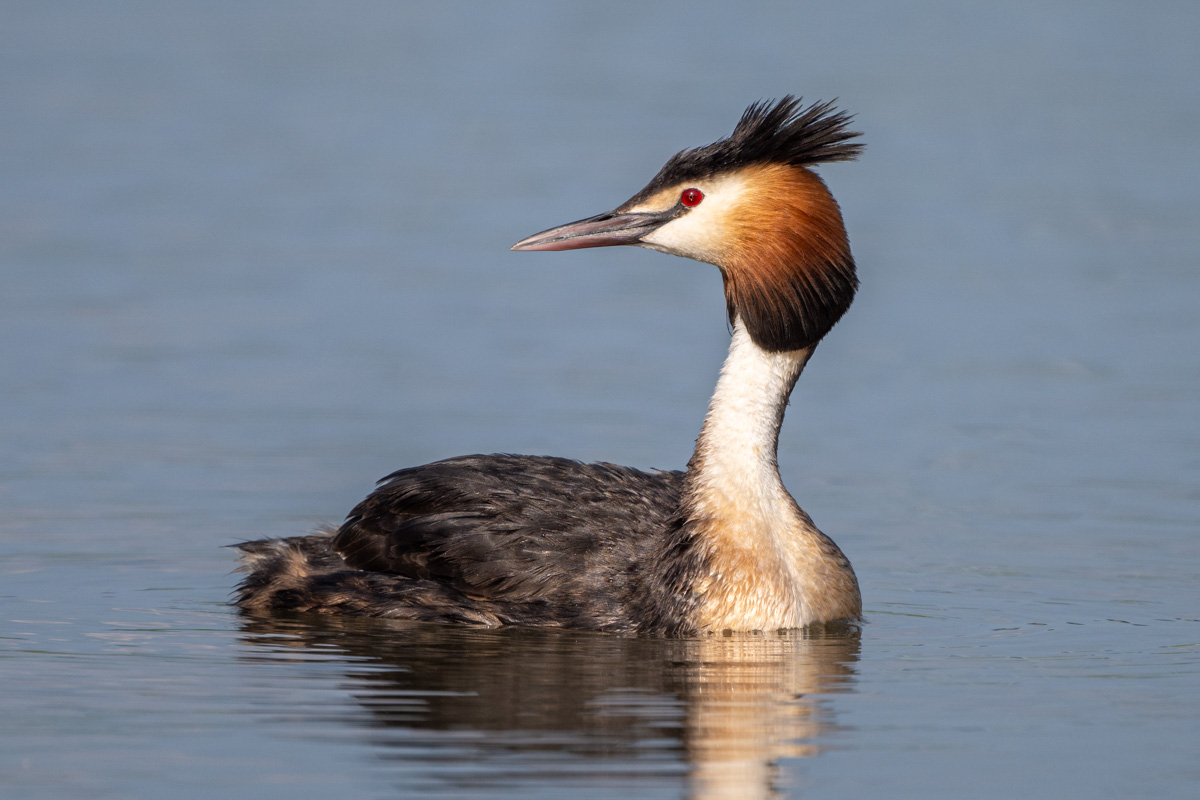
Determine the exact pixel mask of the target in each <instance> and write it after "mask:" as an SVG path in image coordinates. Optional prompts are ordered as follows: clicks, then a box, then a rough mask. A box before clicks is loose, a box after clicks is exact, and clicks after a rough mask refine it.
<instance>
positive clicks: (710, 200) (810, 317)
mask: <svg viewBox="0 0 1200 800" xmlns="http://www.w3.org/2000/svg"><path fill="white" fill-rule="evenodd" d="M850 119H851V117H850V116H848V115H846V114H845V113H843V112H840V111H837V110H836V109H835V108H834V107H833V104H832V103H814V104H813V105H811V106H809V107H807V108H804V107H803V105H802V100H801V99H799V98H793V97H791V96H787V97H784V98H783V99H782V100H780V101H778V102H775V103H766V102H763V103H756V104H754V105H751V106H750V107H749V108H747V109H746V111H745V113H744V114H742V118H741V120H740V121H739V122H738V124H737V127H736V128H734V131H733V133H732V134H731V135H730V136H729V137H728V138H726V139H721V140H719V141H716V142H713V143H712V144H710V145H707V146H705V147H698V148H695V149H692V150H684V151H682V152H680V153H677V154H675V155H674V156H672V157H671V158H670V160H668V161H667V163H666V164H665V165H663V168H662V169H661V170H659V173H658V174H657V175H656V176H655V177H654V179H653V180H651V181H650V183H649V184H647V185H646V188H644V189H642V190H641V191H640V192H638V193H637V194H636V195H634V196H633V197H632V198H630V199H629V200H627V201H626V202H625V203H622V204H621V205H620V206H618V207H617V208H616V209H614V210H612V211H609V212H606V213H604V214H599V215H597V216H594V217H589V218H588V219H583V220H579V221H578V222H572V223H569V224H567V225H560V226H558V227H556V228H551V229H550V230H547V231H543V232H541V233H538V234H534V235H533V236H530V237H529V238H527V239H523V240H521V241H520V242H517V243H516V244H515V245H513V247H512V249H513V250H577V249H581V248H585V247H607V246H611V245H637V246H639V247H647V248H650V249H652V250H658V251H660V252H663V253H670V254H672V255H678V256H684V257H686V258H692V259H695V260H697V261H705V262H708V263H710V264H715V265H716V266H717V267H719V268H720V269H721V274H722V276H723V278H724V281H725V300H726V305H727V307H728V310H729V317H730V320H731V321H732V320H733V319H734V318H738V319H740V320H741V321H742V322H743V323H744V324H745V326H746V329H747V331H748V332H749V334H750V336H751V338H752V339H753V340H754V342H755V343H756V344H758V345H759V346H760V347H762V348H764V349H766V350H770V351H781V350H798V349H801V348H806V347H811V346H813V345H815V344H816V343H817V342H819V341H820V340H821V338H822V337H823V336H824V335H825V334H826V333H828V332H829V330H830V328H832V327H833V325H834V324H835V323H836V322H837V321H838V320H839V319H840V318H841V316H842V314H844V313H845V311H846V309H847V308H849V307H850V303H851V301H852V300H853V299H854V292H855V290H856V289H857V287H858V278H857V277H856V275H855V270H854V259H853V257H852V256H851V254H850V244H849V241H848V239H847V238H846V229H845V226H844V224H843V222H842V214H841V210H840V209H839V208H838V204H837V201H835V200H834V199H833V196H832V195H831V194H830V193H829V190H828V189H827V188H826V187H825V183H824V182H823V181H822V180H821V179H820V178H819V177H817V175H816V174H815V173H813V172H812V171H811V170H809V169H808V167H810V166H812V165H813V164H817V163H821V162H827V161H848V160H852V159H854V158H856V157H857V156H858V154H859V153H860V152H861V150H862V145H861V144H859V143H857V142H853V141H850V140H852V139H854V138H856V137H857V136H859V134H858V133H855V132H853V131H849V130H847V127H846V126H847V125H848V124H849V123H850Z"/></svg>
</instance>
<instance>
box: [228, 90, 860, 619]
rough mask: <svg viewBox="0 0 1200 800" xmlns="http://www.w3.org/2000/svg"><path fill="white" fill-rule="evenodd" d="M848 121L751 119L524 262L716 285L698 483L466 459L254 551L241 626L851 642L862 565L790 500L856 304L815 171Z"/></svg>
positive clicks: (818, 106) (785, 106) (840, 116)
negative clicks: (474, 628)
mask: <svg viewBox="0 0 1200 800" xmlns="http://www.w3.org/2000/svg"><path fill="white" fill-rule="evenodd" d="M850 121H851V117H850V116H849V115H847V114H846V113H844V112H842V111H839V110H837V109H836V108H835V107H834V105H833V104H832V103H814V104H812V105H809V106H807V107H805V106H804V104H803V102H802V100H801V99H799V98H795V97H792V96H790V95H789V96H787V97H784V98H783V99H781V100H779V101H777V102H759V103H755V104H752V105H751V106H750V107H749V108H747V109H746V111H745V112H744V113H743V115H742V117H741V119H740V121H739V122H738V123H737V126H736V127H735V128H734V130H733V133H732V134H731V135H730V136H729V137H727V138H725V139H721V140H719V141H716V142H714V143H712V144H710V145H706V146H703V147H698V148H694V149H688V150H683V151H681V152H679V153H677V154H676V155H674V156H672V157H671V158H670V159H669V160H668V161H667V162H666V164H665V165H664V166H663V167H662V169H661V170H660V171H659V172H658V174H657V175H655V177H654V178H653V179H652V180H651V181H650V183H649V184H647V185H646V187H645V188H644V189H642V190H641V191H640V192H638V193H637V194H635V195H634V196H633V197H632V198H630V199H629V200H627V201H626V202H624V203H622V204H621V205H620V206H618V207H617V208H616V209H614V210H613V211H609V212H606V213H603V214H599V215H597V216H594V217H590V218H588V219H584V220H580V221H578V222H572V223H569V224H567V225H561V226H559V227H556V228H551V229H549V230H546V231H543V232H542V233H538V234H535V235H533V236H530V237H528V238H526V239H522V240H521V241H519V242H517V243H516V244H515V245H513V247H512V249H513V250H575V249H580V248H585V247H606V246H611V245H636V246H639V247H646V248H650V249H652V250H658V251H660V252H663V253H670V254H673V255H679V256H684V257H687V258H691V259H695V260H697V261H702V262H707V263H709V264H714V265H716V266H717V267H718V268H719V269H720V271H721V275H722V277H723V279H724V290H725V305H726V311H727V314H728V320H729V325H730V328H731V342H730V347H729V354H728V356H727V358H726V360H725V364H724V366H723V367H722V369H721V373H720V377H719V379H718V381H717V387H716V391H715V392H714V394H713V396H712V400H711V402H710V404H709V407H708V413H707V414H706V416H705V418H704V423H703V426H702V427H701V430H700V435H699V437H698V438H697V440H696V447H695V451H694V452H693V454H692V457H691V459H690V460H689V461H688V464H687V468H686V470H684V471H682V472H679V471H674V472H659V471H654V472H646V471H642V470H637V469H632V468H629V467H622V466H617V465H614V464H607V463H596V464H585V463H580V462H578V461H572V460H570V459H566V458H554V457H548V456H520V455H471V456H462V457H459V458H450V459H447V460H444V461H437V462H434V463H432V464H426V465H424V466H419V467H410V468H407V469H402V470H400V471H398V472H395V473H392V474H391V475H389V476H388V477H386V478H384V479H383V480H382V481H380V483H379V485H378V487H377V488H376V489H375V491H374V492H372V493H371V494H370V495H369V496H368V497H367V498H366V499H365V500H363V501H362V502H361V503H359V504H358V506H357V507H355V508H354V509H353V510H352V511H351V512H350V514H349V516H348V517H347V518H346V520H345V522H343V523H342V525H341V526H340V527H338V528H328V529H325V530H321V531H318V532H316V533H313V534H310V535H307V536H299V537H293V538H285V539H264V540H259V541H252V542H246V543H243V544H241V545H239V547H240V549H241V550H242V558H243V566H242V569H243V570H244V571H245V572H247V573H248V574H247V576H246V577H245V579H244V580H243V581H242V582H241V584H240V585H239V587H238V599H237V601H236V602H237V604H238V605H239V606H241V608H242V609H244V610H246V611H247V612H256V613H270V612H278V611H311V612H322V613H329V614H348V615H365V616H375V617H390V618H397V619H411V620H425V621H434V622H445V623H465V624H470V625H479V626H488V627H498V626H504V625H519V626H552V627H563V628H575V629H586V630H595V631H611V632H623V633H637V634H648V635H665V636H688V635H698V634H706V633H715V632H720V631H726V630H733V631H754V630H762V631H768V630H779V629H791V628H802V627H805V626H811V625H816V624H819V623H829V622H836V621H845V620H857V619H858V618H859V617H860V615H861V608H862V603H861V599H860V594H859V588H858V581H857V579H856V578H855V575H854V570H853V569H852V568H851V566H850V562H849V560H848V559H847V558H846V556H845V555H843V554H842V551H841V550H839V549H838V547H837V545H836V544H834V542H833V540H831V539H830V538H829V537H827V536H826V535H825V534H823V533H821V531H820V530H818V529H817V527H816V525H814V524H813V521H812V519H811V518H809V516H808V515H807V514H806V513H805V512H804V511H803V510H801V508H800V506H799V505H797V504H796V501H795V500H793V499H792V496H791V495H790V494H789V493H788V491H787V489H785V488H784V486H783V482H782V480H781V479H780V476H779V468H778V464H777V449H778V440H779V428H780V425H781V424H782V422H783V415H784V409H785V407H786V405H787V402H788V397H789V396H790V395H791V392H792V388H793V386H794V385H795V383H796V380H797V379H798V378H799V377H800V373H801V371H802V370H803V369H804V366H805V364H807V363H808V360H809V357H810V356H811V355H812V353H813V349H814V348H815V347H816V345H817V343H818V342H820V341H821V339H822V338H823V337H824V336H825V334H826V333H828V332H829V330H830V329H831V328H832V327H833V326H834V324H835V323H837V321H838V320H839V319H840V318H841V317H842V315H843V314H844V313H845V311H846V310H847V308H849V306H850V303H851V301H852V300H853V299H854V293H855V291H856V290H857V288H858V278H857V275H856V272H855V266H854V259H853V258H852V256H851V254H850V245H849V241H848V239H847V237H846V230H845V226H844V224H843V221H842V215H841V210H840V208H839V207H838V204H837V202H836V201H835V200H834V198H833V196H832V195H831V194H830V192H829V190H828V188H827V187H826V185H825V183H824V181H822V180H821V178H820V177H818V176H817V175H816V174H815V173H814V172H813V171H812V170H811V167H812V166H813V165H815V164H818V163H822V162H831V161H847V160H852V159H854V158H856V157H857V156H858V154H859V152H860V151H861V149H862V145H861V144H860V143H858V142H856V141H854V139H856V138H857V137H858V136H859V135H860V134H858V133H856V132H853V131H850V130H849V129H848V125H849V124H850Z"/></svg>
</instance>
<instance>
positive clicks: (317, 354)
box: [0, 1, 1200, 798]
mask: <svg viewBox="0 0 1200 800" xmlns="http://www.w3.org/2000/svg"><path fill="white" fill-rule="evenodd" d="M812 5H814V4H798V3H797V4H785V3H756V4H725V3H715V2H693V3H687V4H670V5H668V4H648V3H603V4H594V3H593V4H586V5H585V4H564V3H524V4H499V3H497V4H487V5H484V4H472V5H469V4H454V3H429V4H398V3H397V4H390V3H378V4H353V5H345V4H333V3H330V4H313V3H304V4H300V3H257V4H253V3H235V2H208V3H174V4H165V3H152V2H145V3H104V4H99V3H86V2H79V3H67V2H32V1H31V2H12V3H7V4H6V5H5V7H4V9H3V10H2V11H0V109H2V112H3V113H0V279H2V282H0V341H2V342H3V346H2V347H0V507H2V509H3V515H2V519H0V681H2V685H0V719H2V720H3V725H0V795H3V796H4V797H13V798H18V797H19V798H52V797H71V798H75V797H94V798H124V797H161V796H169V797H178V798H191V797H196V798H200V797H213V796H236V797H256V798H264V797H281V798H282V797H287V798H308V797H327V796H336V797H403V796H411V797H471V798H480V797H483V798H510V797H520V798H541V797H545V798H551V797H554V798H557V797H564V796H591V797H608V796H613V795H616V794H621V795H625V796H629V797H659V798H673V797H680V796H691V797H720V796H724V797H763V796H770V795H771V794H772V793H774V794H776V795H777V796H781V797H806V798H812V797H901V798H907V797H921V798H961V797H976V798H1008V797H1013V796H1025V797H1101V798H1128V797H1154V798H1174V797H1179V798H1183V797H1187V798H1191V797H1194V796H1195V792H1196V789H1197V785H1200V722H1198V720H1200V581H1198V578H1200V422H1198V420H1200V414H1198V412H1200V302H1198V301H1200V225H1198V220H1200V147H1198V145H1197V142H1198V139H1197V131H1200V47H1197V46H1196V42H1197V41H1198V40H1200V6H1197V5H1196V4H1195V3H1177V4H1169V3H1155V4H1149V5H1146V4H1142V5H1135V4H1132V3H1129V4H1123V3H1097V2H1092V3H1063V4H1045V3H1033V2H1030V3H1007V4H992V5H990V6H988V7H987V8H984V7H983V6H982V5H978V4H976V5H974V6H968V5H963V4H955V3H924V4H892V3H885V2H880V3H839V4H836V6H834V5H832V4H831V5H830V7H828V8H817V7H811V6H812ZM789 92H794V93H801V94H804V95H805V96H806V97H808V98H811V99H817V98H832V97H834V96H837V97H840V98H841V100H840V102H841V104H842V105H843V106H844V107H845V108H847V109H850V110H852V111H854V112H857V114H858V119H857V126H858V127H859V128H860V129H861V130H862V131H864V133H865V138H866V142H867V143H868V150H867V153H866V155H865V157H864V158H863V159H862V160H861V162H859V163H855V164H838V165H832V166H829V167H826V168H824V169H823V170H822V174H823V175H824V177H825V178H826V179H827V181H828V182H829V184H830V186H831V188H832V189H833V191H834V193H835V195H836V196H837V197H838V199H839V200H840V201H841V203H842V206H843V210H844V212H845V215H846V219H847V224H848V228H849V231H850V235H851V239H852V243H853V247H854V252H855V255H856V257H857V260H858V263H859V269H860V274H861V277H862V281H863V288H862V291H861V293H860V295H859V298H858V300H857V302H856V303H855V305H854V307H853V308H852V310H851V312H850V313H849V315H848V316H847V317H846V319H845V320H844V321H843V322H842V323H841V324H840V325H839V326H838V327H837V328H836V329H835V330H834V332H833V333H832V334H831V335H830V337H829V338H828V339H827V340H826V342H825V343H824V344H822V346H821V348H820V349H819V351H818V352H817V354H816V357H815V359H814V360H813V362H812V364H811V365H810V367H809V369H808V371H807V372H806V374H805V376H804V378H803V379H802V381H801V384H800V387H799V389H798V391H797V393H796V396H795V397H794V399H793V403H792V407H791V410H790V413H789V417H788V420H787V423H786V425H785V429H784V433H783V439H782V443H781V453H780V458H781V464H782V469H783V472H784V476H785V480H786V482H787V483H788V485H789V487H790V488H791V489H792V491H793V493H794V494H795V495H796V497H797V499H798V500H799V501H800V502H801V504H802V505H804V506H805V508H806V509H807V510H808V511H809V512H810V513H811V514H812V516H813V517H814V518H815V519H816V521H817V522H818V523H819V524H820V525H821V527H822V528H823V529H824V530H826V531H827V532H829V533H830V534H831V535H832V536H833V537H834V538H835V539H836V540H837V541H838V543H839V544H840V545H841V546H842V548H843V549H844V550H845V551H846V552H847V553H848V554H849V556H850V557H851V559H852V560H853V561H854V564H855V566H856V568H857V571H858V574H859V577H860V580H861V582H862V586H863V592H864V598H865V604H866V608H867V620H868V621H867V624H866V625H864V627H863V629H862V632H861V636H859V637H857V638H855V637H834V638H829V639H803V638H799V637H791V638H782V639H778V638H763V637H742V638H733V639H714V640H705V641H691V642H661V641H654V640H636V639H635V640H631V639H621V638H614V637H606V636H594V635H576V634H564V633H553V632H537V631H532V632H530V631H496V632H487V631H483V632H480V631H465V630H455V629H440V628H428V627H420V626H416V627H387V626H382V625H377V624H376V625H372V624H368V623H362V622H341V623H339V622H338V621H311V620H303V619H287V620H278V621H276V622H264V621H253V622H250V621H245V620H243V619H241V618H239V617H238V616H237V615H236V614H235V613H233V611H232V610H231V609H230V608H229V606H228V605H227V604H226V602H227V598H228V594H229V591H230V588H231V587H232V585H233V583H234V581H235V579H236V577H235V576H234V575H231V574H230V570H231V568H232V566H233V559H232V554H231V553H230V551H228V550H225V549H223V548H222V545H226V544H229V543H232V542H235V541H239V540H242V539H245V538H252V537H258V536H266V535H270V536H282V535H290V534H295V533H300V532H304V531H307V530H309V529H310V528H311V527H313V526H314V525H317V524H320V523H324V522H331V521H333V522H336V521H338V520H339V519H340V518H341V516H342V515H343V514H345V512H346V511H347V510H348V509H349V508H350V507H351V506H352V505H353V504H354V503H355V502H356V501H357V500H358V499H360V498H361V497H362V496H363V495H364V494H365V493H366V492H367V491H368V490H369V489H370V487H371V485H372V482H373V481H374V480H375V479H376V478H378V477H380V476H382V475H384V474H386V473H387V472H389V471H391V470H392V469H395V468H397V467H400V466H405V465H410V464H417V463H421V462H424V461H428V460H431V459H435V458H438V457H444V456H450V455H456V454H460V453H469V452H481V451H482V452H491V451H515V452H529V453H553V454H559V455H568V456H574V457H577V458H583V459H604V460H611V461H617V462H622V463H628V464H633V465H637V466H643V467H672V468H676V467H679V466H681V465H682V464H683V463H684V462H685V461H686V459H687V457H688V455H689V452H690V448H691V444H692V441H693V439H694V437H695V434H696V431H697V430H698V427H699V423H700V419H701V416H702V414H703V411H704V408H705V405H706V403H707V398H708V392H709V391H710V389H711V386H712V384H713V381H714V378H715V375H716V370H717V368H718V366H719V363H720V361H721V358H722V356H723V350H724V347H725V344H726V337H727V334H726V329H725V323H724V321H723V318H722V314H723V304H722V299H721V292H720V280H719V276H718V275H717V274H716V271H715V269H712V268H710V267H705V266H703V265H698V264H695V263H692V262H688V261H684V260H681V259H672V258H668V257H666V256H662V255H659V254H655V253H650V252H644V251H638V250H633V249H615V250H600V251H587V252H578V253H562V254H524V253H510V252H508V251H507V248H508V245H510V244H511V243H512V242H514V241H516V240H517V239H519V238H521V237H523V236H525V235H527V234H529V233H532V232H534V231H537V230H541V229H543V228H545V227H548V226H550V225H553V224H557V223H560V222H565V221H568V220H572V219H576V218H579V217H582V216H585V215H589V214H592V213H595V212H598V211H602V210H605V209H607V208H610V207H612V206H614V205H615V204H617V203H618V202H620V201H622V200H624V199H625V198H626V197H628V196H629V195H630V194H632V193H633V192H634V191H636V190H637V189H639V188H640V187H641V186H642V185H643V183H644V182H645V181H646V180H647V179H648V178H649V177H650V176H651V175H652V174H653V173H654V171H655V170H657V168H658V166H659V165H660V164H661V162H662V161H663V160H664V159H665V158H666V157H667V156H668V155H670V154H671V153H673V152H675V151H676V150H678V149H680V148H682V147H685V146H691V145H699V144H705V143H707V142H710V141H712V140H713V139H715V138H718V137H720V136H723V135H725V134H726V133H728V132H729V130H730V129H731V127H732V125H733V123H734V122H735V121H736V119H737V116H738V115H739V114H740V112H741V110H742V108H743V107H744V106H745V105H746V104H748V103H749V102H751V101H754V100H757V99H760V98H768V97H777V96H780V95H783V94H785V93H789Z"/></svg>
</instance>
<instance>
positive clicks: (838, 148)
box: [638, 95, 863, 198]
mask: <svg viewBox="0 0 1200 800" xmlns="http://www.w3.org/2000/svg"><path fill="white" fill-rule="evenodd" d="M833 103H834V101H830V102H826V103H820V102H818V103H813V104H812V105H810V106H809V107H808V108H803V105H804V99H803V98H801V97H793V96H792V95H787V96H786V97H784V98H783V99H782V100H779V101H777V102H774V103H772V102H770V101H766V100H764V101H760V102H758V103H754V104H752V105H751V106H750V107H749V108H747V109H746V111H745V112H744V113H743V114H742V118H741V119H740V120H739V121H738V124H737V127H736V128H734V129H733V133H731V134H730V135H729V137H728V138H726V139H720V140H718V141H715V142H713V143H712V144H710V145H705V146H704V147H697V148H694V149H691V150H683V151H680V152H678V153H676V154H675V155H673V156H671V158H670V159H669V160H668V161H667V163H666V164H664V165H663V168H662V169H661V170H659V171H658V175H656V176H654V180H652V181H650V184H649V185H648V186H646V188H645V189H643V190H642V191H641V192H639V193H638V197H639V198H640V197H649V196H650V195H652V194H654V193H655V192H657V191H658V190H659V189H663V188H665V187H667V186H675V185H678V184H680V183H686V182H688V181H693V180H699V179H701V178H707V177H711V176H713V175H717V174H719V173H722V172H727V171H730V170H735V169H740V168H742V167H748V166H751V165H754V164H788V165H791V166H794V167H804V166H809V165H811V164H819V163H823V162H828V161H852V160H854V159H855V158H857V157H858V155H859V154H860V153H861V152H862V150H863V145H862V144H861V143H860V142H853V141H851V140H852V139H855V138H857V137H859V136H861V135H862V134H860V133H858V132H856V131H850V130H846V126H847V125H849V124H850V121H851V120H852V119H853V118H854V117H853V116H852V115H850V114H847V113H845V112H843V111H838V110H837V109H836V108H834V105H833Z"/></svg>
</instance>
